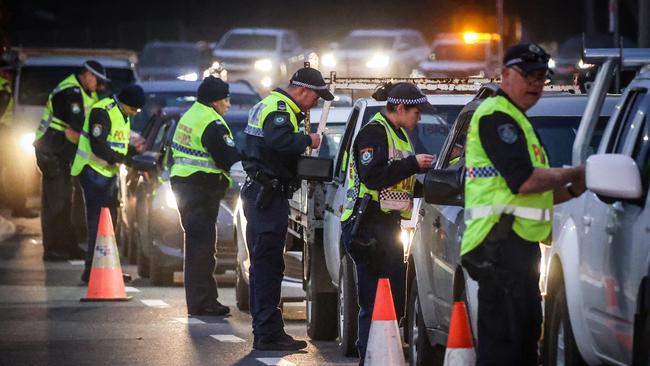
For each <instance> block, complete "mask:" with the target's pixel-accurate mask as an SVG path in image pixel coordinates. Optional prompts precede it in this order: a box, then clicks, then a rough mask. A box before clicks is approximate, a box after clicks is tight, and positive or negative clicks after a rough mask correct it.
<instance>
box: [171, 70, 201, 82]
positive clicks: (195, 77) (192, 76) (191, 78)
mask: <svg viewBox="0 0 650 366" xmlns="http://www.w3.org/2000/svg"><path fill="white" fill-rule="evenodd" d="M176 79H178V80H183V81H197V80H199V74H197V73H195V72H190V73H189V74H185V75H180V76H178V77H176Z"/></svg>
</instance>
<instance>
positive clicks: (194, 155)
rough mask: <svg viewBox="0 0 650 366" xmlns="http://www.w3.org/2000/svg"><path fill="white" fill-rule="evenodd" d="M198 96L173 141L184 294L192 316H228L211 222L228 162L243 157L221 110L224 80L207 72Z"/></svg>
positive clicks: (226, 178) (226, 91) (223, 188)
mask: <svg viewBox="0 0 650 366" xmlns="http://www.w3.org/2000/svg"><path fill="white" fill-rule="evenodd" d="M197 94H198V100H197V101H196V102H194V104H192V106H191V107H190V109H189V110H188V111H187V112H186V113H185V114H184V115H183V117H181V119H180V121H179V122H178V126H177V127H176V131H175V132H174V138H173V142H172V157H173V165H172V168H171V174H170V175H171V185H172V189H173V191H174V194H175V196H176V201H177V203H178V212H179V213H180V217H181V224H182V225H183V230H184V231H185V266H184V267H185V269H184V270H185V299H186V302H187V312H188V314H190V315H218V316H220V315H226V314H228V313H229V312H230V309H229V308H228V307H227V306H224V305H222V304H221V303H219V301H217V297H218V292H217V283H216V281H215V279H214V276H213V274H214V268H215V264H216V262H215V255H216V239H217V231H216V228H215V224H216V222H217V214H218V213H219V202H220V201H221V199H222V198H223V197H224V195H225V193H226V189H227V188H228V187H229V186H230V184H231V178H230V173H229V172H230V167H231V166H232V165H233V164H234V163H235V162H237V161H239V160H241V157H240V155H239V152H238V151H237V149H236V148H235V142H234V140H233V135H232V132H231V130H230V127H228V124H227V123H226V121H225V120H224V119H223V115H224V114H225V113H226V112H227V111H228V109H229V108H230V97H229V95H230V94H229V88H228V84H227V83H225V82H224V81H222V80H221V79H218V78H215V77H213V76H208V77H207V78H205V79H203V82H201V85H199V89H198V92H197Z"/></svg>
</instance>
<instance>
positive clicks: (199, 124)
mask: <svg viewBox="0 0 650 366" xmlns="http://www.w3.org/2000/svg"><path fill="white" fill-rule="evenodd" d="M213 121H216V123H218V124H220V125H222V126H224V127H225V128H226V130H228V134H227V135H224V136H223V138H224V140H225V142H226V144H227V145H229V146H234V145H235V142H234V139H233V135H232V131H230V127H228V124H227V123H226V121H225V120H224V119H223V117H221V116H220V115H219V113H217V111H215V110H214V108H212V107H210V106H207V105H205V104H202V103H199V102H194V104H192V106H191V107H190V109H189V110H188V111H187V112H185V114H184V115H183V117H181V119H180V121H178V125H177V126H176V131H174V138H173V140H172V158H173V165H172V169H171V173H170V176H172V177H187V176H189V175H192V174H194V173H196V172H205V173H212V174H223V176H224V177H226V178H227V179H228V181H231V178H230V174H229V172H227V171H225V170H223V169H220V168H218V167H217V165H216V164H215V162H214V160H213V159H212V156H211V155H210V153H209V152H208V150H207V149H206V148H205V146H203V142H201V137H202V136H203V132H204V131H205V129H206V127H208V125H210V123H212V122H213Z"/></svg>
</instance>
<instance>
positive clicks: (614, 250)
mask: <svg viewBox="0 0 650 366" xmlns="http://www.w3.org/2000/svg"><path fill="white" fill-rule="evenodd" d="M584 52H585V58H584V60H585V62H589V63H590V64H594V65H598V67H599V72H598V74H597V76H596V78H595V82H594V84H593V86H592V88H591V90H590V100H589V101H590V102H593V103H592V104H591V106H592V107H593V108H591V109H589V110H587V111H585V113H584V117H583V120H582V123H581V125H580V128H579V130H578V136H579V138H577V139H576V141H575V143H574V144H573V149H572V151H573V155H572V163H573V164H574V165H577V164H580V163H584V162H585V161H586V164H585V165H586V169H585V170H586V183H587V191H586V192H585V193H584V194H582V195H581V196H580V197H579V198H577V199H574V200H571V201H568V202H566V203H564V204H562V205H561V206H559V207H558V208H556V212H555V214H554V220H553V246H552V247H551V248H550V250H549V252H550V253H549V261H548V264H547V270H546V272H547V273H548V275H547V276H546V281H545V282H544V283H543V284H542V288H543V290H544V292H545V293H546V302H545V305H544V309H545V316H546V319H547V321H546V322H545V326H544V334H545V337H544V352H543V361H544V364H545V365H561V364H566V365H579V364H588V365H601V364H612V365H614V364H615V365H650V351H649V348H648V345H650V225H649V223H650V209H649V208H650V201H649V197H650V195H649V193H650V191H649V183H650V124H649V123H648V121H647V118H646V117H645V116H646V114H647V112H648V111H649V110H650V96H649V95H648V93H647V91H648V89H649V88H650V71H649V69H648V65H650V52H648V50H647V49H619V48H615V49H603V48H601V49H597V50H593V51H591V50H590V49H586V50H585V51H584ZM593 52H596V53H597V54H599V55H600V56H601V57H595V58H594V57H590V56H589V55H590V54H593ZM631 54H633V55H631ZM621 55H622V56H623V57H622V58H621ZM617 65H621V66H622V67H624V68H631V69H633V70H635V71H636V72H637V73H636V77H635V78H634V79H633V80H632V82H631V83H630V84H629V85H628V86H627V87H626V89H625V91H624V93H623V95H622V96H621V99H620V101H619V103H618V105H617V106H616V111H615V112H614V113H613V114H612V116H611V118H610V119H609V121H608V122H607V124H606V128H605V130H604V133H603V134H602V136H601V135H594V134H592V133H591V132H590V131H591V130H592V129H594V127H593V126H594V125H595V124H597V119H596V118H594V117H595V116H597V115H598V113H599V110H600V109H601V108H603V109H605V108H606V107H607V106H606V105H605V107H602V102H601V98H602V97H603V96H604V95H605V93H606V92H607V90H608V89H609V87H610V84H611V82H612V79H613V77H612V75H613V72H612V71H613V70H614V69H615V68H616V66H617ZM595 130H596V131H598V130H599V128H598V127H596V129H595ZM585 146H587V147H590V148H587V149H585V148H584V147H585ZM594 148H595V149H594ZM594 153H595V154H594ZM592 154H593V155H592Z"/></svg>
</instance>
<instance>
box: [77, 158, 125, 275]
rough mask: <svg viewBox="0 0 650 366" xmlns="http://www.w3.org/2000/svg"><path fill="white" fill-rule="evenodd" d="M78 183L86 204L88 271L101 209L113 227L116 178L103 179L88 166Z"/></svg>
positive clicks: (93, 251) (91, 261) (86, 264)
mask: <svg viewBox="0 0 650 366" xmlns="http://www.w3.org/2000/svg"><path fill="white" fill-rule="evenodd" d="M79 183H80V184H81V189H82V190H83V194H84V202H85V203H86V227H87V229H88V241H87V243H88V250H87V252H86V263H85V269H86V270H87V271H89V270H90V267H91V266H92V264H93V255H94V253H95V241H96V240H97V227H98V225H99V215H100V213H101V210H102V207H108V208H109V210H110V211H111V218H112V221H113V227H115V219H116V218H117V178H116V177H110V178H109V177H105V176H103V175H101V174H99V173H97V172H96V171H95V170H94V169H92V168H90V167H89V166H85V167H84V168H83V170H82V171H81V174H79Z"/></svg>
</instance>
